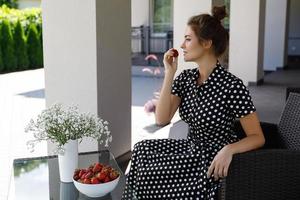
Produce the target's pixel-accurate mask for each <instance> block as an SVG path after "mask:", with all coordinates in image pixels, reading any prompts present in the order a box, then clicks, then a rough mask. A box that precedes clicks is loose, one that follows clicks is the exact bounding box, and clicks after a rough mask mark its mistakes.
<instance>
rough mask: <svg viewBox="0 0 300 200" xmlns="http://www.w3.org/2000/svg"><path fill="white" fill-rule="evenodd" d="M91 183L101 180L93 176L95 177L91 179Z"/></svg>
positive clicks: (97, 182)
mask: <svg viewBox="0 0 300 200" xmlns="http://www.w3.org/2000/svg"><path fill="white" fill-rule="evenodd" d="M91 183H92V184H99V183H100V181H99V180H98V179H97V178H96V177H93V178H92V179H91Z"/></svg>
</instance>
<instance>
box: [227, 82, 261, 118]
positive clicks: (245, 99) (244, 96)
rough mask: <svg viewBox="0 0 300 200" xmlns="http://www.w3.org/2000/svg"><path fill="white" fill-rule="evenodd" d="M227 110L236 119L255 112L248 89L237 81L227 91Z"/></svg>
mask: <svg viewBox="0 0 300 200" xmlns="http://www.w3.org/2000/svg"><path fill="white" fill-rule="evenodd" d="M228 104H229V108H230V110H231V111H232V113H233V115H234V116H235V117H236V118H241V117H244V116H246V115H248V114H250V113H253V112H255V111H256V108H255V106H254V105H253V102H252V98H251V96H250V92H249V90H248V88H247V87H246V86H245V85H244V83H243V81H242V80H240V79H238V80H237V81H235V82H233V84H232V85H231V87H230V89H229V100H228Z"/></svg>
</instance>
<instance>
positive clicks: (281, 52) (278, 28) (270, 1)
mask: <svg viewBox="0 0 300 200" xmlns="http://www.w3.org/2000/svg"><path fill="white" fill-rule="evenodd" d="M287 13H288V1H287V0H267V1H266V23H265V47H264V48H265V49H264V70H268V71H275V70H276V69H277V68H282V67H284V66H285V65H287V58H286V57H287V51H286V47H287V45H286V43H287V37H286V36H287V28H288V25H287Z"/></svg>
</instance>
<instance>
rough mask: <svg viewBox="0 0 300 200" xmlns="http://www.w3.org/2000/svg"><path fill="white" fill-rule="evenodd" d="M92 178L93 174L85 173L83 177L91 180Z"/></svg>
mask: <svg viewBox="0 0 300 200" xmlns="http://www.w3.org/2000/svg"><path fill="white" fill-rule="evenodd" d="M92 177H93V172H87V173H86V174H85V176H84V178H92Z"/></svg>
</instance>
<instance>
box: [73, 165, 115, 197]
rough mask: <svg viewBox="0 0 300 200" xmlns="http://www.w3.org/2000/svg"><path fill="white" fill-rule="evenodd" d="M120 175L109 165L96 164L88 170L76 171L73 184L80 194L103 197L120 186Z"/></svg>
mask: <svg viewBox="0 0 300 200" xmlns="http://www.w3.org/2000/svg"><path fill="white" fill-rule="evenodd" d="M119 179H120V173H119V172H118V171H117V170H116V169H114V168H112V167H111V166H109V165H105V164H102V163H99V162H98V163H94V164H93V165H91V166H89V167H88V168H84V169H76V170H75V172H74V175H73V182H74V185H75V187H76V188H77V190H78V191H79V192H81V193H82V194H85V195H86V196H88V197H102V196H104V195H106V194H108V193H109V192H111V191H113V190H114V189H115V187H116V186H117V185H118V182H119Z"/></svg>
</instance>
